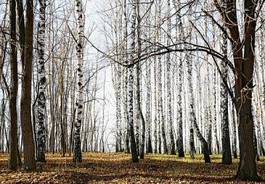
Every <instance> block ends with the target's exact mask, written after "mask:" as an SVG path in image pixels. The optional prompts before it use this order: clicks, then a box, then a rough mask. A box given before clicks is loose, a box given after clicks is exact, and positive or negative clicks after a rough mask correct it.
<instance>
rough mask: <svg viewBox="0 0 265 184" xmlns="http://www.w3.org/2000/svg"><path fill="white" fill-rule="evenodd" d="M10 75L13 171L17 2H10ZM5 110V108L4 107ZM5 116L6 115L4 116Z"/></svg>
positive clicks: (13, 165)
mask: <svg viewBox="0 0 265 184" xmlns="http://www.w3.org/2000/svg"><path fill="white" fill-rule="evenodd" d="M9 11H10V48H11V53H10V70H11V71H10V73H11V77H10V80H11V88H10V99H9V112H10V124H11V125H10V138H9V140H10V141H9V146H10V148H9V150H10V152H9V163H8V167H9V169H11V170H16V169H17V166H18V162H17V158H18V138H17V91H18V75H17V48H16V41H17V40H16V2H15V0H10V2H9ZM2 108H3V107H2ZM3 115H4V114H3ZM0 136H1V135H0Z"/></svg>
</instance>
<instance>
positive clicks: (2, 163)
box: [0, 153, 265, 184]
mask: <svg viewBox="0 0 265 184" xmlns="http://www.w3.org/2000/svg"><path fill="white" fill-rule="evenodd" d="M220 162H221V157H220V156H218V155H216V156H212V163H211V164H204V162H203V159H202V156H201V155H197V156H196V159H195V160H191V159H190V158H189V157H188V156H187V157H186V158H184V159H178V158H177V156H172V155H153V154H152V155H146V157H145V159H144V160H140V162H139V163H132V162H131V161H130V155H127V154H123V153H118V154H117V153H85V154H83V162H82V163H81V164H78V165H75V164H73V163H72V157H61V156H60V155H59V154H54V155H52V154H48V155H47V163H45V164H40V163H38V169H37V172H25V171H23V170H20V171H17V172H12V171H9V170H8V169H7V155H3V154H2V155H1V154H0V183H4V184H6V183H38V184H39V183H64V184H70V183H76V184H82V183H244V182H239V181H236V180H234V179H233V176H234V175H235V173H236V167H237V163H238V160H234V163H233V165H228V166H227V165H222V164H220ZM258 171H259V174H260V175H261V176H262V178H263V179H264V178H265V161H264V160H262V161H261V162H258ZM260 183H265V181H263V182H260Z"/></svg>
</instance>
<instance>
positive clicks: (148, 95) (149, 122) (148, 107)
mask: <svg viewBox="0 0 265 184" xmlns="http://www.w3.org/2000/svg"><path fill="white" fill-rule="evenodd" d="M146 80H147V81H146V88H147V89H146V124H147V146H146V152H147V153H152V152H153V147H152V138H151V132H152V130H151V126H152V114H151V113H152V111H151V100H152V97H151V93H152V91H151V90H152V88H151V66H150V63H148V62H146Z"/></svg>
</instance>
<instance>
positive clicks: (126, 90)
mask: <svg viewBox="0 0 265 184" xmlns="http://www.w3.org/2000/svg"><path fill="white" fill-rule="evenodd" d="M123 19H124V21H123V22H124V24H123V25H124V27H123V39H124V41H123V43H124V45H123V53H124V62H125V64H128V52H127V49H128V40H127V38H128V18H127V0H123ZM127 92H128V68H127V67H125V68H124V95H123V96H124V107H123V108H124V122H125V129H126V131H125V152H126V153H129V152H130V145H129V144H130V135H129V134H130V126H129V119H128V95H127Z"/></svg>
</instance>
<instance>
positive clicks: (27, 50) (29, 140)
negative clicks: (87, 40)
mask: <svg viewBox="0 0 265 184" xmlns="http://www.w3.org/2000/svg"><path fill="white" fill-rule="evenodd" d="M26 5H27V10H26V29H25V30H27V32H26V33H25V47H24V62H25V63H24V66H23V81H22V94H21V127H22V137H23V148H24V168H25V169H26V170H35V169H36V161H35V146H34V139H33V131H32V121H31V81H32V59H33V55H32V54H33V20H34V15H33V8H34V7H33V0H27V1H26Z"/></svg>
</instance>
